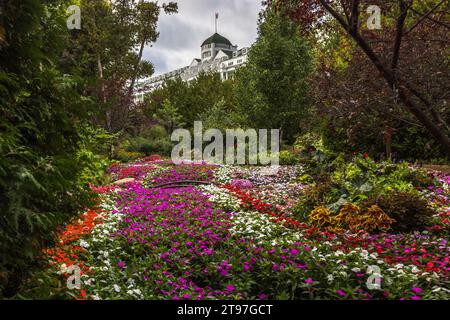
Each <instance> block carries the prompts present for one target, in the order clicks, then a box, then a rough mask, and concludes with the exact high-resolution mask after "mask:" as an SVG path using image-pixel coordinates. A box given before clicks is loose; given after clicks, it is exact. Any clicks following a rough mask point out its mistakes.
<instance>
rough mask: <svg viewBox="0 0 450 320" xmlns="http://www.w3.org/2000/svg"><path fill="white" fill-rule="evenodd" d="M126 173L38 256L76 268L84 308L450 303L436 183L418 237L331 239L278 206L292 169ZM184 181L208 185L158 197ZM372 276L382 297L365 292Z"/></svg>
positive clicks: (444, 224) (286, 195) (441, 187)
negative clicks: (188, 302) (124, 303)
mask: <svg viewBox="0 0 450 320" xmlns="http://www.w3.org/2000/svg"><path fill="white" fill-rule="evenodd" d="M129 166H130V167H132V168H133V169H130V170H128V169H127V168H126V166H124V167H121V169H120V170H119V169H114V170H115V172H114V173H113V174H118V173H119V172H120V173H121V174H127V175H128V173H130V174H131V175H133V177H135V178H136V181H135V182H134V183H130V184H127V185H126V186H123V187H122V188H118V187H114V188H112V187H111V188H110V187H106V188H97V189H96V190H97V191H98V192H99V193H103V195H102V205H101V211H90V212H89V213H88V214H86V215H84V216H81V218H82V219H81V220H80V221H81V222H80V225H78V222H75V221H74V222H73V223H72V224H71V225H69V226H68V227H67V228H66V231H65V232H63V233H62V234H61V235H60V239H61V241H62V242H61V243H60V245H58V246H57V247H56V248H53V249H49V251H47V252H48V253H49V254H50V255H51V256H52V257H53V258H52V259H53V261H54V262H55V263H54V265H55V267H56V268H57V269H60V268H61V265H62V264H63V263H65V264H66V266H68V265H69V263H70V264H77V265H79V266H81V267H82V269H83V270H84V272H83V276H82V282H83V285H82V286H83V287H82V290H83V293H85V296H86V298H87V299H266V298H269V299H318V298H320V299H410V300H417V299H439V298H449V297H450V290H449V271H450V261H449V259H450V258H449V257H450V246H449V244H448V242H447V240H446V237H448V231H446V230H448V227H449V225H450V224H449V220H450V210H449V201H448V199H449V197H448V177H446V176H444V177H439V179H440V182H439V184H437V185H436V186H433V188H426V189H425V190H421V193H422V195H423V196H424V197H426V198H427V199H428V201H429V202H430V203H432V204H433V206H434V209H435V211H436V215H435V216H434V217H433V222H434V223H433V225H432V226H430V227H429V228H428V229H427V230H423V232H415V233H389V232H383V233H375V234H369V233H367V232H354V233H350V232H339V233H333V232H327V231H321V230H318V229H317V228H313V227H311V226H310V225H308V224H306V223H302V222H299V221H297V220H295V219H294V218H293V216H292V215H291V214H290V205H289V204H286V203H287V202H288V201H289V200H290V199H294V198H295V197H296V195H297V194H298V193H299V192H302V190H303V186H302V185H301V184H298V183H296V182H295V181H293V180H294V179H295V175H294V170H293V169H292V167H286V168H282V170H281V171H280V173H279V176H270V177H267V176H259V174H261V172H260V171H258V170H259V169H245V170H243V169H235V168H232V167H227V166H211V165H207V164H201V165H193V164H183V165H179V166H174V165H172V164H170V163H165V162H164V163H163V164H161V161H160V160H156V161H153V162H148V161H147V162H146V161H141V162H139V163H134V164H129ZM249 173H251V174H249ZM183 181H202V182H205V183H207V185H200V186H193V185H190V186H184V187H177V186H168V187H164V185H165V184H173V183H175V184H177V183H180V182H183ZM264 181H266V182H267V184H265V183H264ZM158 185H163V187H158ZM267 190H271V191H270V192H268V191H267ZM272 200H273V201H274V202H272ZM282 201H286V202H285V203H284V205H283V204H282ZM99 212H101V213H99ZM61 250H62V251H61ZM374 270H378V271H375V274H374ZM378 272H379V273H380V278H379V279H380V285H381V287H380V288H378V287H377V288H375V289H374V288H369V287H368V285H367V283H368V282H367V281H368V280H369V279H370V278H371V277H373V276H376V275H377V274H378Z"/></svg>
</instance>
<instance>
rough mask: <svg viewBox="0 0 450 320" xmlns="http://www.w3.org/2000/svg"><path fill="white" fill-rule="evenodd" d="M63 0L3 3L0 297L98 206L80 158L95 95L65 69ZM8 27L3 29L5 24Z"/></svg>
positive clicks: (13, 288)
mask: <svg viewBox="0 0 450 320" xmlns="http://www.w3.org/2000/svg"><path fill="white" fill-rule="evenodd" d="M67 6H68V2H66V1H62V0H53V1H41V0H23V1H15V0H6V1H2V7H1V11H0V24H2V28H3V30H4V33H3V35H2V39H3V40H2V41H1V42H0V256H1V259H0V297H3V296H6V297H10V296H13V295H14V294H15V293H16V292H17V290H18V288H19V287H20V286H21V284H22V281H23V280H24V279H25V278H26V277H27V275H28V274H29V272H30V269H32V268H33V267H36V265H37V261H36V257H37V256H38V255H39V254H40V253H41V249H42V247H43V246H44V245H45V244H46V242H47V243H49V241H51V240H52V235H53V231H54V230H55V229H56V228H57V227H58V226H60V225H61V224H62V223H64V222H66V221H67V220H68V219H70V217H71V216H72V215H74V214H76V212H77V211H78V210H80V209H82V208H83V207H85V206H87V205H90V202H89V198H90V197H89V194H90V193H89V191H88V188H87V185H85V184H82V182H81V181H80V176H81V175H82V172H83V169H84V167H85V163H83V161H82V160H81V159H79V158H78V157H77V156H78V154H79V151H80V145H81V144H82V139H81V137H80V134H79V130H78V125H79V124H80V123H82V122H84V121H86V120H87V119H88V110H89V107H90V106H91V104H90V101H89V100H88V99H86V98H85V97H83V96H82V95H81V93H80V90H79V89H80V81H79V79H78V78H77V77H74V76H73V75H69V74H64V73H63V72H62V71H61V70H60V69H59V68H58V63H57V62H58V58H59V57H61V56H62V53H63V49H64V48H63V47H64V46H65V45H66V44H67V43H68V40H69V33H68V30H67V28H66V17H65V10H61V7H63V8H67ZM2 28H0V29H2Z"/></svg>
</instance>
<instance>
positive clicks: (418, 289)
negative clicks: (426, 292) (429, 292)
mask: <svg viewBox="0 0 450 320" xmlns="http://www.w3.org/2000/svg"><path fill="white" fill-rule="evenodd" d="M411 290H412V291H413V292H414V293H417V294H419V293H422V291H423V290H422V289H421V288H418V287H414V288H412V289H411Z"/></svg>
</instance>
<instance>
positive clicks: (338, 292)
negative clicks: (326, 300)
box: [336, 290, 347, 297]
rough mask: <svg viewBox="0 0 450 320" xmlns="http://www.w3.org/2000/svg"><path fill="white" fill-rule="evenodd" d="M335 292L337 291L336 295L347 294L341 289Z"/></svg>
mask: <svg viewBox="0 0 450 320" xmlns="http://www.w3.org/2000/svg"><path fill="white" fill-rule="evenodd" d="M336 292H337V294H338V295H340V296H343V297H345V296H346V295H347V294H346V293H345V292H344V291H342V290H336Z"/></svg>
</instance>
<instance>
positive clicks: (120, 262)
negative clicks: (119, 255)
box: [117, 261, 125, 269]
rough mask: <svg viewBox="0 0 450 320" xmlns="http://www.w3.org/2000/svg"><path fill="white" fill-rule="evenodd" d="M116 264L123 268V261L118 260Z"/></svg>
mask: <svg viewBox="0 0 450 320" xmlns="http://www.w3.org/2000/svg"><path fill="white" fill-rule="evenodd" d="M117 266H118V267H119V268H121V269H123V268H125V262H123V261H119V262H118V263H117Z"/></svg>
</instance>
